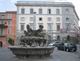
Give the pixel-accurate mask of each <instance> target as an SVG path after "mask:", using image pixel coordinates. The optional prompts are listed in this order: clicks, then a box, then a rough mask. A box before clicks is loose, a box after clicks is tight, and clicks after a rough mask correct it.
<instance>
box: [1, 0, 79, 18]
mask: <svg viewBox="0 0 80 61" xmlns="http://www.w3.org/2000/svg"><path fill="white" fill-rule="evenodd" d="M16 1H51V2H72V3H73V4H74V6H75V9H76V12H77V14H78V16H79V18H80V0H0V11H11V10H16V6H15V3H16Z"/></svg>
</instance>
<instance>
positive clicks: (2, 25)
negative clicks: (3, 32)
mask: <svg viewBox="0 0 80 61" xmlns="http://www.w3.org/2000/svg"><path fill="white" fill-rule="evenodd" d="M7 27H8V26H7V25H5V24H0V28H7Z"/></svg>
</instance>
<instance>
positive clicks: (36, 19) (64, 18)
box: [16, 1, 79, 40]
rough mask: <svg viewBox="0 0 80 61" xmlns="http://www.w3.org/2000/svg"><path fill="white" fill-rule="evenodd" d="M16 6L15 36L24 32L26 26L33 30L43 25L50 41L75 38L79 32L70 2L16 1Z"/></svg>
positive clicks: (76, 17) (73, 8)
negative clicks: (49, 36)
mask: <svg viewBox="0 0 80 61" xmlns="http://www.w3.org/2000/svg"><path fill="white" fill-rule="evenodd" d="M16 6H17V21H16V23H17V24H16V25H17V26H16V31H17V35H19V34H20V33H21V32H23V30H26V25H27V24H29V25H30V27H31V28H32V29H34V30H35V29H38V28H39V25H43V26H44V30H46V32H48V34H50V35H51V39H52V40H55V39H57V37H59V38H62V37H64V36H67V35H71V36H75V33H76V32H78V30H79V27H78V21H79V18H78V16H77V14H76V11H75V7H74V5H73V4H72V3H70V2H40V1H37V2H35V1H18V2H17V3H16Z"/></svg>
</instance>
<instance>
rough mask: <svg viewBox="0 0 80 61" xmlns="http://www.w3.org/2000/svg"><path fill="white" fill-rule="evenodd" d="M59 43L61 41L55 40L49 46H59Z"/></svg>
mask: <svg viewBox="0 0 80 61" xmlns="http://www.w3.org/2000/svg"><path fill="white" fill-rule="evenodd" d="M58 44H60V42H58V41H55V42H52V43H50V44H49V46H55V47H57V45H58Z"/></svg>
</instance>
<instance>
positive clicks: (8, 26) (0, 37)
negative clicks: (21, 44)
mask: <svg viewBox="0 0 80 61" xmlns="http://www.w3.org/2000/svg"><path fill="white" fill-rule="evenodd" d="M8 38H12V39H13V40H14V43H15V39H16V12H15V11H7V12H0V46H1V47H7V46H8V45H9V43H8V41H7V40H8Z"/></svg>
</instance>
